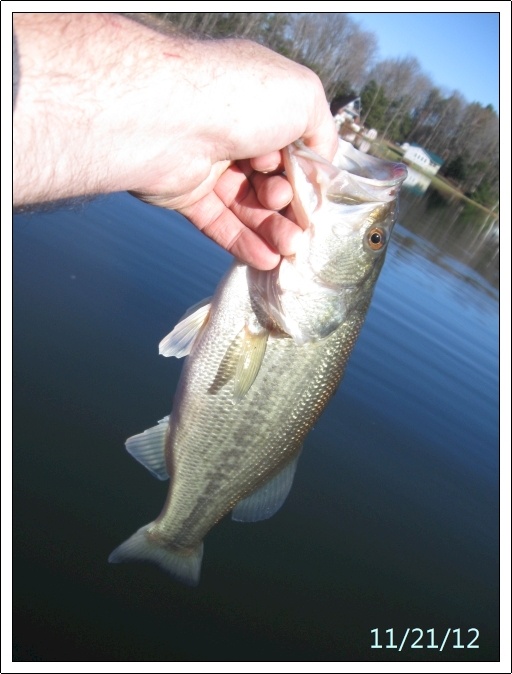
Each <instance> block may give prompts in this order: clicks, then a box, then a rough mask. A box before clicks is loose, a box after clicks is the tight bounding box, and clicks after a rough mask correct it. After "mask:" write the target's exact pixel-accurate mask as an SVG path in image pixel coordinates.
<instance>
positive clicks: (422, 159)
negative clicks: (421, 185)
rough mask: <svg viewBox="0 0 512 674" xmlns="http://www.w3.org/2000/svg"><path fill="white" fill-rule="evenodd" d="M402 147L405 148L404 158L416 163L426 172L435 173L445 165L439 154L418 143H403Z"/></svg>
mask: <svg viewBox="0 0 512 674" xmlns="http://www.w3.org/2000/svg"><path fill="white" fill-rule="evenodd" d="M402 149H403V150H405V152H404V155H403V158H404V159H405V160H407V161H410V162H411V164H416V166H418V167H419V168H421V169H422V170H423V171H425V172H426V173H431V174H432V175H435V174H436V173H437V172H438V171H439V169H440V168H441V166H442V165H443V161H444V160H443V159H442V158H441V157H439V155H437V154H434V153H433V152H430V151H429V150H425V149H424V148H423V147H420V146H419V145H417V144H416V143H403V145H402Z"/></svg>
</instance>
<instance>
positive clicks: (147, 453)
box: [125, 416, 170, 480]
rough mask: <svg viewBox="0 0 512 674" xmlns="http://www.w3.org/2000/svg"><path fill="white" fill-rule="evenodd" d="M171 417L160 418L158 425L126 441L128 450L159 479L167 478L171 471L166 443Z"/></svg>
mask: <svg viewBox="0 0 512 674" xmlns="http://www.w3.org/2000/svg"><path fill="white" fill-rule="evenodd" d="M169 423H170V422H169V417H168V416H167V417H164V418H163V419H160V421H159V422H158V424H157V425H156V426H153V427H152V428H148V429H147V430H146V431H143V432H142V433H139V434H138V435H132V437H131V438H128V440H127V441H126V442H125V447H126V451H127V452H128V453H129V454H131V455H132V456H133V458H134V459H136V460H137V461H138V462H139V463H141V464H142V465H143V466H144V467H145V468H147V469H148V470H149V472H150V473H151V474H152V475H154V476H155V477H157V478H158V479H159V480H167V479H168V478H169V473H168V472H167V466H166V463H165V443H166V441H167V436H168V433H169Z"/></svg>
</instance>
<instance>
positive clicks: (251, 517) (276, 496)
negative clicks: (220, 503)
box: [231, 452, 300, 522]
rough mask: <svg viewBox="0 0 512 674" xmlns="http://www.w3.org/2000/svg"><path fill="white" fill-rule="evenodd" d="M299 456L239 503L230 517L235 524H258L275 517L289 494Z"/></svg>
mask: <svg viewBox="0 0 512 674" xmlns="http://www.w3.org/2000/svg"><path fill="white" fill-rule="evenodd" d="M299 455H300V452H299V453H298V454H296V456H294V458H293V459H292V460H291V461H289V462H288V463H287V464H286V466H285V467H284V468H282V469H281V470H280V472H279V473H277V474H276V475H274V476H273V477H271V478H270V480H268V481H267V482H265V484H264V485H263V486H261V487H259V488H258V489H257V490H256V491H254V492H253V493H252V494H250V495H249V496H247V497H246V498H244V499H243V500H242V501H239V502H238V503H237V504H236V506H235V507H234V508H233V511H232V513H231V517H232V518H233V519H234V520H235V521H236V522H260V521H261V520H267V519H269V518H270V517H272V516H273V515H275V513H276V512H277V511H278V510H279V509H280V508H281V506H282V505H283V503H284V502H285V501H286V498H287V496H288V494H289V493H290V489H291V488H292V484H293V478H294V477H295V471H296V470H297V463H298V461H299Z"/></svg>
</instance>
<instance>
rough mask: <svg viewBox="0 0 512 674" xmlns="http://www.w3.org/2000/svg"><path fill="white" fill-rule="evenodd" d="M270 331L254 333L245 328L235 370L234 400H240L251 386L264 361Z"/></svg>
mask: <svg viewBox="0 0 512 674" xmlns="http://www.w3.org/2000/svg"><path fill="white" fill-rule="evenodd" d="M268 335H269V332H268V330H262V331H261V332H258V333H253V332H251V331H250V329H249V328H248V327H247V326H246V327H244V329H243V335H242V345H241V350H240V354H239V356H238V362H237V365H236V370H235V385H234V389H233V400H234V402H239V401H240V400H241V399H242V398H243V397H244V396H245V394H246V393H247V391H248V390H249V389H250V388H251V386H252V384H253V382H254V380H255V379H256V376H257V374H258V372H259V369H260V367H261V363H262V362H263V357H264V356H265V349H266V348H267V340H268Z"/></svg>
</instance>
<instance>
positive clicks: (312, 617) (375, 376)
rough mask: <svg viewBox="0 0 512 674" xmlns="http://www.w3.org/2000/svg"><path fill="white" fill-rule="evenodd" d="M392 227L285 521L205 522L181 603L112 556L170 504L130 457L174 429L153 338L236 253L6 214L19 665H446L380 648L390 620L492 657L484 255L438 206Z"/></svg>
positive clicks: (414, 210)
mask: <svg viewBox="0 0 512 674" xmlns="http://www.w3.org/2000/svg"><path fill="white" fill-rule="evenodd" d="M399 220H400V222H401V223H402V224H401V225H399V226H397V228H396V232H395V234H394V236H393V239H392V242H391V246H390V249H389V252H388V259H387V260H386V264H385V265H384V269H383V272H382V275H381V278H380V280H379V283H378V284H377V289H376V292H375V296H374V301H373V304H372V307H371V308H370V312H369V314H368V319H367V322H366V324H365V326H364V328H363V330H362V333H361V336H360V339H359V340H358V342H357V344H356V347H355V350H354V353H353V356H352V358H351V361H350V363H349V366H348V368H347V372H346V376H345V380H344V381H343V383H342V385H341V387H340V389H339V392H338V393H337V395H336V396H335V398H334V399H333V401H332V403H331V404H330V405H329V407H328V409H327V411H326V413H325V415H324V416H323V417H322V419H321V420H320V421H319V423H318V424H317V426H316V427H315V429H314V431H313V432H312V433H311V435H310V436H309V437H308V439H307V441H306V443H305V447H304V452H303V457H302V459H301V462H300V464H299V468H298V472H297V477H296V480H295V485H294V488H293V489H292V492H291V494H290V496H289V498H288V500H287V502H286V504H285V506H284V507H283V509H282V510H281V511H280V513H279V514H278V515H276V516H275V517H274V518H272V519H271V520H268V521H267V522H263V523H260V524H256V525H247V526H243V525H238V526H237V525H236V524H235V523H232V522H231V521H228V520H225V521H223V522H221V523H220V524H219V525H218V526H216V527H215V529H214V530H213V531H212V532H211V534H209V535H208V537H207V540H206V541H205V546H206V555H205V568H204V574H203V578H202V581H201V584H200V586H199V588H197V589H195V590H192V591H191V590H190V589H189V588H183V587H181V586H179V585H177V584H176V583H173V582H172V581H171V580H170V579H168V578H167V577H166V576H165V575H163V574H162V573H161V572H160V571H159V570H158V569H156V568H153V567H148V566H144V565H137V564H133V565H129V564H127V565H123V566H122V567H112V566H109V565H108V564H107V562H106V558H107V556H108V554H109V553H110V551H111V550H112V549H113V548H114V547H115V546H116V545H117V544H118V543H119V541H120V540H122V539H123V538H126V537H127V536H128V535H131V534H132V533H133V530H134V528H135V527H136V526H138V525H139V523H140V522H144V521H150V520H151V519H153V518H154V517H155V515H156V514H157V513H158V511H159V509H160V507H161V503H162V502H163V499H164V498H165V490H166V485H162V484H155V483H156V482H157V481H155V480H153V479H152V478H151V476H149V475H147V474H146V472H145V471H144V470H143V469H142V468H141V467H140V466H139V465H138V464H136V463H135V462H134V461H133V460H132V459H131V458H130V457H129V456H127V455H126V453H125V451H124V448H123V443H124V440H125V438H126V437H127V436H129V435H131V434H133V433H137V432H140V431H141V430H142V429H144V428H148V427H149V426H151V425H153V424H154V423H155V422H156V421H157V420H158V419H160V418H162V416H164V415H165V414H168V412H169V408H170V401H171V399H172V395H173V393H174V390H175V387H176V382H177V378H178V377H179V373H180V368H181V364H180V363H179V362H178V361H176V360H175V359H162V358H160V357H159V356H158V350H157V345H158V342H159V341H160V339H161V338H162V337H163V336H164V335H165V334H167V332H169V330H170V328H171V327H172V326H173V325H174V324H175V323H176V322H177V321H178V320H179V318H180V316H181V315H182V314H183V313H184V311H185V310H186V309H187V308H188V307H189V306H190V305H192V304H194V303H196V302H197V301H199V300H201V299H202V298H204V297H207V296H209V295H211V294H212V290H213V288H214V287H215V285H216V284H217V283H218V280H219V278H220V276H221V274H222V272H223V270H224V269H226V268H227V266H228V264H229V256H228V255H227V254H225V253H223V252H222V251H220V250H219V249H218V248H216V247H215V246H214V245H213V244H212V243H211V242H209V241H208V240H207V239H205V238H204V237H203V236H202V235H201V234H199V233H198V232H197V231H195V230H194V229H193V228H191V227H190V226H188V225H187V224H184V222H183V220H182V219H181V218H179V217H177V216H174V215H172V214H169V213H168V212H165V211H161V210H158V209H155V208H152V207H149V206H146V205H144V204H142V203H140V202H138V201H136V200H135V199H133V198H132V197H130V196H128V195H126V194H123V195H113V196H111V197H109V198H105V199H103V200H98V201H95V202H92V203H91V204H89V205H87V206H85V207H84V208H83V209H81V210H79V211H59V212H56V213H44V214H40V215H34V216H18V217H16V218H15V226H14V244H15V245H14V253H15V255H14V279H15V298H14V306H15V326H14V344H15V361H14V406H13V430H14V500H15V521H14V529H13V545H14V551H15V559H14V565H15V566H14V568H15V569H16V573H15V577H14V585H13V600H14V637H15V644H16V656H15V659H17V660H48V661H61V660H71V661H81V660H85V661H96V660H98V661H112V660H117V661H127V660H137V661H138V660H140V661H155V660H157V661H158V660H161V661H173V660H191V661H223V660H241V661H244V660H254V661H270V660H286V661H298V660H299V661H300V660H308V661H331V660H348V661H350V660H362V661H368V660H372V659H377V660H380V659H382V658H385V659H390V660H396V659H400V661H403V660H404V659H406V660H413V659H419V660H438V659H439V653H437V652H433V651H428V650H427V649H417V650H415V651H414V652H413V651H412V650H409V651H408V652H407V653H406V654H404V653H400V654H397V653H396V652H391V651H388V652H384V651H380V652H378V653H376V652H375V651H371V649H370V644H371V630H372V629H374V628H377V627H380V628H381V629H388V628H392V627H394V628H397V627H398V626H401V625H402V626H405V627H407V626H408V627H420V628H424V629H433V628H435V629H436V630H442V629H444V630H446V628H447V627H451V628H457V627H466V628H470V627H476V628H478V629H480V630H481V634H482V635H484V634H485V638H483V637H482V639H481V641H480V648H479V649H478V650H477V651H471V652H470V651H468V650H467V649H465V650H458V651H445V652H443V659H446V660H454V659H455V660H460V659H468V660H495V659H496V658H497V656H498V622H499V621H498V618H499V616H498V582H497V571H496V569H497V562H498V526H497V522H498V519H497V504H498V497H497V470H498V457H497V376H498V375H497V334H498V330H497V284H496V279H497V270H496V263H497V259H498V253H497V250H498V247H497V241H496V239H495V238H494V237H493V236H492V235H491V234H489V231H490V229H491V227H490V225H489V223H488V222H486V221H485V219H482V214H481V213H470V212H469V211H467V210H466V208H465V206H464V205H463V204H460V203H456V202H454V201H450V200H448V201H446V200H444V198H443V199H442V200H440V199H439V198H438V197H436V196H435V195H433V194H431V192H430V188H429V190H428V191H427V193H426V194H425V195H424V197H418V196H416V195H414V194H411V193H410V192H407V191H406V190H404V192H403V196H402V200H401V211H400V216H399ZM436 633H437V632H436ZM440 633H441V632H440ZM443 633H444V632H443Z"/></svg>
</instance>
